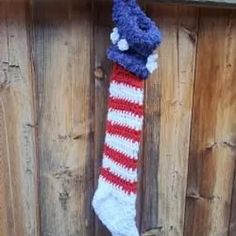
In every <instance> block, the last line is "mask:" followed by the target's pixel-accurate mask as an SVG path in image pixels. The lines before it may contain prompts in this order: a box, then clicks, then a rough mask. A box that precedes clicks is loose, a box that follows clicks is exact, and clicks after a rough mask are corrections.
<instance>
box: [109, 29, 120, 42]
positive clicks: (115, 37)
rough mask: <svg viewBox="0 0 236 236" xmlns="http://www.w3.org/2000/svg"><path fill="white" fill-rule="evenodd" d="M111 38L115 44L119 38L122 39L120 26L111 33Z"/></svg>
mask: <svg viewBox="0 0 236 236" xmlns="http://www.w3.org/2000/svg"><path fill="white" fill-rule="evenodd" d="M110 39H111V42H112V43H113V44H116V43H117V42H118V41H119V39H120V34H119V32H118V28H117V27H115V28H114V29H113V31H112V33H111V34H110Z"/></svg>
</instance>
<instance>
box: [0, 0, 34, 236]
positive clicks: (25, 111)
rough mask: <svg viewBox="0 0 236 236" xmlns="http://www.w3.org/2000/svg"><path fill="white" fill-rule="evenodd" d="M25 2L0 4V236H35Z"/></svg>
mask: <svg viewBox="0 0 236 236" xmlns="http://www.w3.org/2000/svg"><path fill="white" fill-rule="evenodd" d="M30 22H31V21H30V12H29V4H28V2H27V1H23V0H22V1H18V2H11V1H4V2H1V3H0V35H1V37H0V55H1V56H0V222H1V223H0V232H1V233H0V234H1V236H32V235H35V236H37V235H39V221H38V220H39V219H38V201H37V200H38V190H37V187H38V186H37V170H38V169H37V168H38V166H37V162H36V147H35V124H36V117H35V114H36V113H35V111H36V110H35V106H34V101H35V98H34V73H33V67H32V61H31V48H32V45H31V42H32V41H31V37H30V32H31V29H30Z"/></svg>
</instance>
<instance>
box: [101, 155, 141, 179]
mask: <svg viewBox="0 0 236 236" xmlns="http://www.w3.org/2000/svg"><path fill="white" fill-rule="evenodd" d="M102 166H103V167H104V168H106V169H109V170H110V171H111V172H112V173H113V174H114V175H116V176H119V177H120V178H122V179H124V180H127V181H130V182H134V181H137V179H138V178H137V171H133V170H132V169H130V170H129V169H127V168H125V167H123V166H122V165H120V164H118V163H116V162H114V161H113V160H112V159H110V158H109V157H108V156H106V155H103V161H102Z"/></svg>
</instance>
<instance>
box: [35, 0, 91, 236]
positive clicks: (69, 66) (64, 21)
mask: <svg viewBox="0 0 236 236" xmlns="http://www.w3.org/2000/svg"><path fill="white" fill-rule="evenodd" d="M33 3H34V6H33V7H34V17H35V32H36V34H35V61H36V72H37V82H38V94H39V132H38V133H39V134H38V136H39V147H40V150H39V155H40V183H41V184H40V187H41V192H40V200H41V235H42V236H49V235H50V236H53V235H57V236H65V235H81V236H90V235H93V234H94V232H93V228H94V227H93V225H94V220H93V218H94V216H93V214H92V210H91V197H92V193H93V175H94V173H93V164H94V163H93V155H94V144H93V143H94V141H93V133H94V120H93V116H92V113H93V102H94V86H93V80H92V76H91V73H92V71H91V56H90V54H91V39H92V30H91V28H92V27H91V25H92V23H91V4H90V1H86V0H80V1H76V0H71V1H67V2H66V4H65V2H64V1H63V0H53V1H44V0H35V1H34V2H33Z"/></svg>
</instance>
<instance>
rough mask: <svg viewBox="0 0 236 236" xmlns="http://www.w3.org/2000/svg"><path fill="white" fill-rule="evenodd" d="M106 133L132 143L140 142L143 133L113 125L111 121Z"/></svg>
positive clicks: (108, 123)
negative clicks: (129, 140)
mask: <svg viewBox="0 0 236 236" xmlns="http://www.w3.org/2000/svg"><path fill="white" fill-rule="evenodd" d="M106 131H107V132H108V133H109V134H113V135H118V136H122V137H124V138H127V139H131V140H132V141H137V142H139V141H140V137H141V131H137V130H135V129H131V128H128V127H125V126H122V125H117V124H112V123H111V122H110V121H107V125H106Z"/></svg>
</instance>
